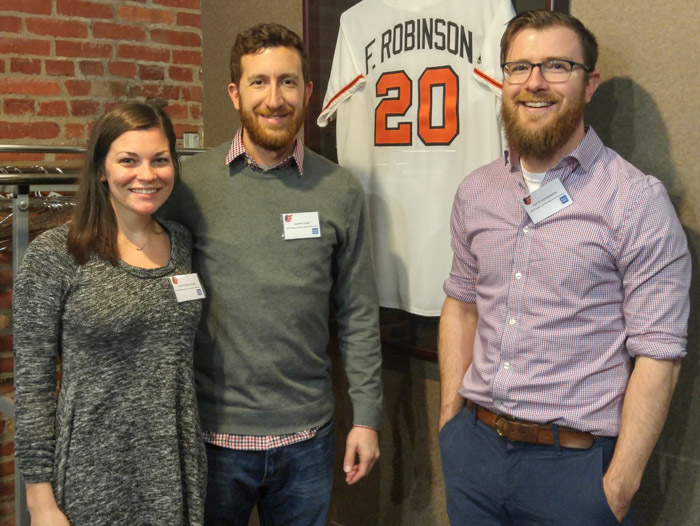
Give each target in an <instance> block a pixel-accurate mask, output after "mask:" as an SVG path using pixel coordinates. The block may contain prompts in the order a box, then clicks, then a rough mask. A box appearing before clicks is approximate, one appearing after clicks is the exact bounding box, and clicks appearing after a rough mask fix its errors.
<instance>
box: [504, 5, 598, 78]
mask: <svg viewBox="0 0 700 526" xmlns="http://www.w3.org/2000/svg"><path fill="white" fill-rule="evenodd" d="M554 26H564V27H568V28H569V29H572V30H573V31H574V32H575V33H576V34H577V35H578V39H579V42H580V43H581V49H582V50H583V62H584V64H586V66H588V67H589V68H591V71H592V70H594V69H595V64H596V61H597V60H598V42H597V41H596V39H595V36H594V35H593V33H591V32H590V31H589V30H588V29H586V26H584V25H583V24H582V23H581V21H580V20H579V19H578V18H576V17H573V16H571V15H565V14H564V13H558V12H556V11H524V12H522V13H519V14H517V15H516V16H515V17H513V19H512V20H511V21H510V22H508V25H507V26H506V31H505V33H503V37H502V38H501V63H502V64H503V63H504V62H505V61H506V55H507V54H508V48H509V47H510V44H511V43H512V41H513V39H514V38H515V35H517V34H518V33H519V32H520V31H522V30H523V29H528V28H532V29H536V30H542V29H548V28H550V27H554Z"/></svg>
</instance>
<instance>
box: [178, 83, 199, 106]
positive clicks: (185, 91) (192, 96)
mask: <svg viewBox="0 0 700 526" xmlns="http://www.w3.org/2000/svg"><path fill="white" fill-rule="evenodd" d="M182 96H183V98H184V99H185V100H186V101H188V102H190V101H192V102H202V88H201V86H186V87H183V88H182Z"/></svg>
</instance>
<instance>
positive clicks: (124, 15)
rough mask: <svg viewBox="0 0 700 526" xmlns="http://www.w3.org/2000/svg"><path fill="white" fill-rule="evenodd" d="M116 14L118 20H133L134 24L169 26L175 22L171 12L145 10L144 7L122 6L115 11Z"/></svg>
mask: <svg viewBox="0 0 700 526" xmlns="http://www.w3.org/2000/svg"><path fill="white" fill-rule="evenodd" d="M117 13H118V14H119V18H121V19H123V20H133V21H134V22H146V23H149V24H168V25H170V24H172V23H173V22H174V21H175V15H174V14H173V12H172V11H169V10H165V9H147V8H145V7H136V6H129V5H122V6H119V8H118V9H117Z"/></svg>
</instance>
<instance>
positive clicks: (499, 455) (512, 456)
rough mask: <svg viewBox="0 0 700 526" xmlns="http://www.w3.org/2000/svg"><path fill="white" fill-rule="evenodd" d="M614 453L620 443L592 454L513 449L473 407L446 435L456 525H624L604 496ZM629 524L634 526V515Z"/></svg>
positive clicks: (444, 452)
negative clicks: (605, 477) (604, 485)
mask: <svg viewBox="0 0 700 526" xmlns="http://www.w3.org/2000/svg"><path fill="white" fill-rule="evenodd" d="M614 448H615V439H614V438H600V439H597V440H595V441H594V443H593V446H592V447H591V448H590V449H586V450H581V449H569V448H563V447H557V446H540V445H536V444H526V443H522V442H510V441H507V440H504V439H503V438H501V437H500V436H498V433H497V432H496V430H495V429H492V428H490V427H488V426H487V425H486V424H484V423H483V422H481V421H480V420H478V419H477V418H476V417H475V414H474V413H473V412H472V411H470V410H469V409H468V408H467V407H466V406H465V407H464V408H463V409H462V410H461V411H460V412H459V413H458V414H457V416H455V417H454V418H453V419H452V420H450V421H449V422H447V424H445V426H444V427H443V428H442V430H441V431H440V454H441V458H442V472H443V476H444V479H445V492H446V494H447V514H448V516H449V518H450V523H451V524H453V525H455V526H470V525H473V526H535V525H536V526H562V525H566V526H608V525H610V526H613V525H619V524H620V523H619V522H618V521H617V519H616V518H615V516H614V515H613V513H612V511H611V510H610V507H609V506H608V503H607V500H606V498H605V493H604V492H603V474H604V473H605V470H606V469H607V467H608V464H609V463H610V460H611V458H612V454H613V450H614ZM622 524H624V525H630V524H632V517H631V513H628V514H627V516H626V517H625V519H624V521H623V522H622Z"/></svg>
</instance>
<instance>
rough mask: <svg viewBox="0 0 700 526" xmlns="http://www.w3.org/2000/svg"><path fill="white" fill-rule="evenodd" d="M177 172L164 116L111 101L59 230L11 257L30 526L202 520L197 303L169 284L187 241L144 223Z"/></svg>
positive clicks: (19, 431) (167, 226)
mask: <svg viewBox="0 0 700 526" xmlns="http://www.w3.org/2000/svg"><path fill="white" fill-rule="evenodd" d="M178 175H179V163H178V159H177V155H176V152H175V133H174V131H173V127H172V124H171V122H170V120H169V119H168V117H167V115H166V114H165V113H164V112H163V110H162V109H159V108H155V107H153V106H150V105H148V104H144V103H126V104H121V105H119V106H117V107H115V108H114V109H112V110H110V111H108V112H107V113H105V114H104V115H103V116H102V117H101V118H100V119H99V121H98V122H97V124H96V125H95V127H94V130H93V132H92V136H91V138H90V143H89V145H88V149H87V152H86V159H85V163H84V167H83V172H82V180H81V185H80V190H79V192H78V203H77V206H76V210H75V213H74V215H73V219H72V221H71V222H70V225H64V226H61V227H58V228H55V229H53V230H49V231H47V232H45V233H43V234H42V235H41V236H39V237H38V238H37V239H36V240H35V241H34V242H33V243H32V244H31V245H30V246H29V249H28V251H27V254H26V256H25V258H24V261H23V262H22V265H21V268H20V271H19V274H18V276H17V279H16V282H15V292H14V350H15V402H16V413H17V420H16V433H15V457H16V462H17V463H18V466H19V469H20V471H21V472H22V475H23V477H24V481H25V483H26V486H27V505H28V507H29V511H30V513H31V517H32V526H40V525H51V526H56V525H61V526H64V525H67V524H70V525H72V526H80V525H90V526H97V525H110V526H115V525H128V526H134V525H140V524H144V525H145V524H159V525H160V524H163V525H166V524H167V525H169V526H170V525H176V524H185V525H195V524H197V525H199V524H202V522H203V519H202V515H203V512H202V507H203V498H204V484H205V472H206V457H205V456H204V447H203V443H202V439H201V432H200V428H199V423H198V415H197V407H196V400H195V394H194V381H193V372H192V348H193V340H194V332H195V328H196V326H197V322H198V320H199V316H200V311H201V302H199V301H182V302H179V301H178V298H177V296H176V293H175V287H176V286H177V285H175V283H174V282H178V280H177V279H171V278H172V277H173V276H178V275H182V274H187V273H189V272H190V252H191V238H190V236H189V233H188V232H187V231H186V230H185V229H184V227H182V226H181V225H179V224H177V223H173V222H169V221H164V222H162V223H159V222H157V221H156V220H155V219H154V218H153V213H154V212H155V211H156V210H157V209H158V208H159V207H160V206H161V205H162V204H163V202H165V200H166V199H167V198H168V196H169V195H170V193H171V191H172V188H173V184H174V182H175V179H176V177H177V176H178ZM180 281H182V280H180ZM57 356H60V357H61V364H62V381H61V388H60V393H59V394H58V396H56V374H55V368H56V357H57Z"/></svg>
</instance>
